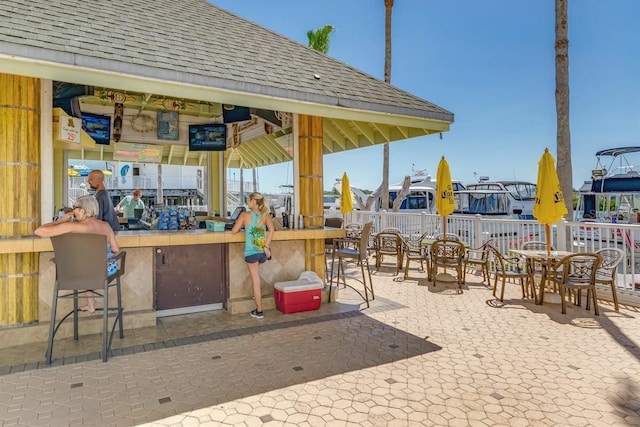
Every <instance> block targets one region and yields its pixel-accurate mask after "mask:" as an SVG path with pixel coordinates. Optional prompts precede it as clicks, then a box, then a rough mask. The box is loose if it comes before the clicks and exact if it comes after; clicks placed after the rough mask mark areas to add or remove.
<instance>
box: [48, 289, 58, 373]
mask: <svg viewBox="0 0 640 427" xmlns="http://www.w3.org/2000/svg"><path fill="white" fill-rule="evenodd" d="M57 309H58V288H57V286H56V288H55V289H54V290H53V301H51V323H50V324H49V340H48V342H47V352H46V353H45V358H46V360H47V364H49V365H50V364H51V359H52V356H53V337H54V335H55V333H56V311H57Z"/></svg>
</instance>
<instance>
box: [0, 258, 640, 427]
mask: <svg viewBox="0 0 640 427" xmlns="http://www.w3.org/2000/svg"><path fill="white" fill-rule="evenodd" d="M352 270H353V271H355V269H352ZM423 276H424V274H423V273H418V272H417V271H415V270H414V271H413V272H412V274H411V277H410V279H408V280H406V281H396V280H397V279H396V278H395V276H393V275H392V273H391V270H388V272H387V271H386V270H385V271H382V272H380V273H378V274H375V275H374V283H375V289H376V301H375V303H373V304H372V307H371V308H370V309H367V310H363V311H346V312H341V313H333V314H331V313H329V314H325V313H321V314H320V315H318V316H316V317H308V318H306V319H301V320H299V321H294V322H287V323H281V324H269V323H268V322H265V323H260V321H253V320H252V321H253V323H251V326H253V325H254V324H255V325H256V327H254V328H249V329H242V330H241V333H236V334H233V333H230V334H222V333H220V334H212V335H210V336H208V337H207V338H203V339H202V342H196V343H193V344H186V345H177V346H175V347H168V348H167V347H166V346H164V347H165V348H160V349H157V350H152V351H143V352H137V353H134V354H122V355H118V356H116V357H113V358H111V359H109V361H108V362H107V363H102V362H101V361H97V360H90V361H84V362H79V363H72V364H69V365H64V366H54V367H47V368H39V369H30V370H25V371H23V372H16V373H10V374H6V375H2V376H0V426H10V425H28V426H40V425H42V426H44V425H54V426H66V425H99V426H107V425H117V426H131V425H139V424H143V423H149V424H148V425H151V426H174V425H175V426H195V425H210V426H218V425H246V426H261V425H265V426H314V427H315V426H320V425H331V426H341V425H362V426H393V425H397V426H412V425H433V426H468V425H470V426H485V425H486V426H532V425H533V426H538V425H539V426H628V425H640V386H639V384H640V360H639V359H640V322H639V321H638V317H639V316H640V314H639V313H638V311H637V310H636V309H633V308H630V307H622V308H621V311H620V312H619V313H616V312H615V311H613V309H612V306H611V305H609V304H607V303H604V304H602V306H601V309H602V310H601V315H600V316H598V317H597V316H594V315H593V311H591V312H587V311H586V310H585V309H584V306H583V307H572V306H570V307H569V309H568V314H567V315H562V314H561V313H560V306H559V304H545V305H544V306H537V305H534V304H533V303H532V302H531V301H528V300H522V299H521V298H520V289H519V287H518V286H516V285H510V286H509V287H508V289H507V292H506V295H507V296H506V298H505V303H504V305H501V304H498V303H497V302H496V301H495V300H494V299H493V297H492V295H491V290H489V289H488V288H487V287H486V286H484V285H483V284H480V283H478V282H479V281H480V280H481V278H480V277H479V276H474V275H473V274H468V275H467V284H466V285H465V288H464V293H462V294H457V293H456V291H455V288H456V286H455V285H453V284H451V285H448V284H438V285H437V286H436V287H433V286H431V285H430V284H429V283H428V282H426V279H423V278H422V279H420V278H421V277H423ZM339 301H340V304H341V305H342V307H343V309H344V308H345V307H347V306H349V305H354V306H355V305H357V304H358V303H359V302H358V301H357V300H356V299H355V296H354V294H353V293H352V292H350V291H348V290H346V291H342V290H341V291H340V295H339ZM343 311H344V310H343ZM276 314H277V313H272V312H267V313H266V315H267V320H268V318H269V316H270V315H272V316H275V315H276ZM242 323H243V324H245V323H246V319H245V318H244V316H243V317H242ZM160 347H163V346H160Z"/></svg>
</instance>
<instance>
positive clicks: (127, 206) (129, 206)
mask: <svg viewBox="0 0 640 427" xmlns="http://www.w3.org/2000/svg"><path fill="white" fill-rule="evenodd" d="M141 197H142V191H140V190H139V189H137V188H136V189H135V190H133V193H132V194H131V195H130V196H126V197H123V198H122V200H120V202H119V203H118V204H117V205H116V212H121V211H122V214H123V215H124V217H125V218H135V213H136V209H144V202H143V201H142V200H141Z"/></svg>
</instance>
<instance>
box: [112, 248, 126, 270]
mask: <svg viewBox="0 0 640 427" xmlns="http://www.w3.org/2000/svg"><path fill="white" fill-rule="evenodd" d="M126 260H127V251H120V252H118V253H117V254H116V256H114V257H113V258H111V259H110V260H109V261H118V273H119V274H120V275H124V273H125V262H126Z"/></svg>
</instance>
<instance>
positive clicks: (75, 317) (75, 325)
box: [73, 291, 79, 341]
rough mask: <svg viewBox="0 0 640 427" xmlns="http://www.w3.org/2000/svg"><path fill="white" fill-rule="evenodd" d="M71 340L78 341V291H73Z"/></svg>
mask: <svg viewBox="0 0 640 427" xmlns="http://www.w3.org/2000/svg"><path fill="white" fill-rule="evenodd" d="M73 339H74V340H76V341H78V339H79V334H78V291H73Z"/></svg>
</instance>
